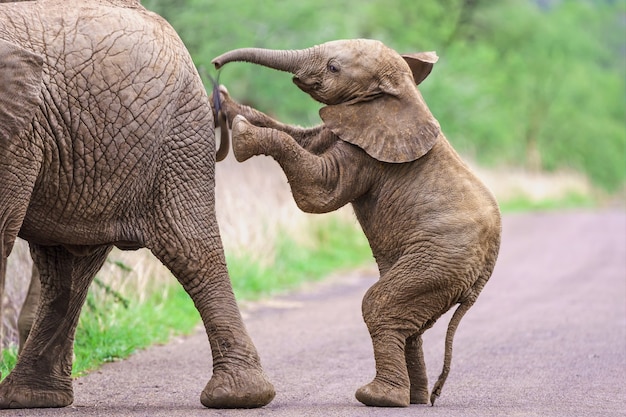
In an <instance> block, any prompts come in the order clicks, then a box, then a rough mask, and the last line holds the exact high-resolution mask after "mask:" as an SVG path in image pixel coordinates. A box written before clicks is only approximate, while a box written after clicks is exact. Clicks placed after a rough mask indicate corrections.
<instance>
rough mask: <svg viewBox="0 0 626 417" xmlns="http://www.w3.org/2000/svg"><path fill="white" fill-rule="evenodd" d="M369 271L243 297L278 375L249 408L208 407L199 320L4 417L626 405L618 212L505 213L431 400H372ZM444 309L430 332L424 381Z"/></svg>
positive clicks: (434, 371)
mask: <svg viewBox="0 0 626 417" xmlns="http://www.w3.org/2000/svg"><path fill="white" fill-rule="evenodd" d="M375 279H376V276H375V270H374V269H373V268H372V269H369V270H365V271H358V272H355V273H350V274H346V275H343V276H341V277H335V278H333V279H331V280H329V281H328V282H325V283H322V284H317V285H314V286H312V287H311V288H308V289H307V290H306V291H301V292H299V293H298V294H292V295H289V296H284V297H279V298H276V299H273V300H270V301H267V302H263V303H259V304H251V305H246V306H244V307H243V308H244V317H245V321H246V325H247V327H248V330H249V331H250V333H251V335H252V337H253V339H254V341H255V343H256V345H257V347H258V349H259V351H260V354H261V357H262V361H263V365H264V367H265V370H266V372H267V374H268V376H269V377H270V379H271V380H272V381H273V383H274V384H275V386H276V390H277V395H276V398H275V399H274V401H273V402H272V403H271V404H269V405H268V406H266V407H264V408H262V409H256V410H209V409H205V408H204V407H202V405H201V404H200V401H199V395H200V391H201V390H202V388H203V387H204V385H205V383H206V382H207V380H208V379H209V376H210V369H211V363H210V354H209V346H208V342H207V340H206V336H205V334H204V333H203V332H198V333H197V334H195V335H193V336H190V337H185V338H179V339H176V340H174V341H173V342H172V343H170V344H168V345H165V346H157V347H153V348H150V349H148V350H146V351H144V352H141V353H138V354H136V355H134V356H133V357H131V358H130V359H129V360H126V361H122V362H117V363H111V364H107V365H105V366H104V367H103V368H102V369H101V370H99V371H96V372H93V373H92V374H90V375H88V376H86V377H83V378H80V379H78V380H76V381H75V382H74V387H75V401H74V405H72V406H70V407H67V408H65V409H58V410H15V411H8V410H7V411H1V412H0V415H1V416H2V417H4V416H35V415H36V416H94V417H97V416H192V417H193V416H228V417H240V416H271V417H287V416H289V417H292V416H294V417H295V416H304V417H309V416H310V417H313V416H320V417H322V416H323V417H339V416H341V417H352V416H363V417H369V416H397V417H403V416H429V417H435V416H446V417H454V416H464V417H471V416H480V417H489V416H498V417H502V416H524V417H529V416H537V417H539V416H541V417H558V416H567V417H572V416H576V417H585V416H598V417H607V416H626V213H625V212H623V211H617V210H616V211H605V212H600V213H590V212H569V213H549V214H546V213H543V214H542V213H534V214H519V215H509V216H506V217H505V219H504V235H503V243H502V249H501V252H500V257H499V260H498V264H497V266H496V269H495V271H494V275H493V276H492V278H491V281H490V282H489V283H488V284H487V286H486V287H485V290H484V291H483V293H482V295H481V296H480V297H479V299H478V301H477V303H476V305H475V306H474V308H473V309H472V310H470V312H469V313H468V314H467V315H466V316H465V318H464V320H463V321H462V322H461V325H460V327H459V330H458V332H457V335H456V339H455V345H454V347H455V350H454V355H453V360H452V371H451V373H450V376H449V378H448V381H447V383H446V386H445V387H444V390H443V393H442V395H441V397H440V398H439V399H438V401H437V403H436V405H435V406H434V407H429V406H423V405H419V406H418V405H414V406H411V407H409V408H395V409H384V408H368V407H365V406H363V405H361V404H360V403H359V402H357V401H356V399H355V398H354V391H355V390H356V389H357V388H358V387H359V386H361V385H362V384H364V383H367V382H369V381H370V380H371V378H372V377H373V376H374V361H373V355H372V348H371V344H370V339H369V335H368V333H367V330H366V327H365V324H364V323H363V320H362V319H361V315H360V305H361V298H362V296H363V294H364V293H365V291H366V290H367V288H368V287H369V286H370V285H371V284H372V283H373V282H374V280H375ZM449 317H450V315H449V314H448V315H446V316H444V317H442V319H440V320H439V322H438V323H437V325H436V326H435V327H434V328H433V329H431V330H429V331H428V332H426V334H425V338H424V339H425V340H424V344H425V355H426V361H427V366H428V369H429V377H430V380H431V384H432V382H434V380H435V379H436V377H437V375H438V374H439V372H440V370H441V365H442V360H443V337H444V332H445V326H446V325H447V320H448V319H449Z"/></svg>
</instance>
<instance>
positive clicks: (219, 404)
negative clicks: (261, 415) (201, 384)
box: [200, 369, 276, 408]
mask: <svg viewBox="0 0 626 417" xmlns="http://www.w3.org/2000/svg"><path fill="white" fill-rule="evenodd" d="M275 395H276V392H275V391H274V386H273V385H272V384H271V383H270V382H269V381H268V380H267V378H266V377H265V374H263V372H262V371H260V370H255V369H251V370H246V371H244V370H233V371H229V372H227V371H218V372H216V373H214V374H213V377H212V378H211V380H210V381H209V383H208V384H207V385H206V387H205V388H204V391H202V395H201V396H200V401H201V402H202V404H203V405H204V406H205V407H208V408H257V407H263V406H264V405H267V404H269V403H270V401H272V400H273V399H274V396H275Z"/></svg>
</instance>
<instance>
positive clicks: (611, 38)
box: [143, 0, 626, 191]
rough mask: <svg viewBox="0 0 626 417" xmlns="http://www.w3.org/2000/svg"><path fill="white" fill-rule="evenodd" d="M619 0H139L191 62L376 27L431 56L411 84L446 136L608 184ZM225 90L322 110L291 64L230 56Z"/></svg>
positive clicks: (618, 123)
mask: <svg viewBox="0 0 626 417" xmlns="http://www.w3.org/2000/svg"><path fill="white" fill-rule="evenodd" d="M625 3H626V2H623V1H611V0H596V1H592V0H567V1H565V0H536V1H531V0H499V1H489V0H420V1H415V0H384V1H383V0H369V1H368V0H358V1H357V0H343V1H340V0H333V1H331V0H301V1H298V2H292V1H287V0H272V1H263V2H258V1H251V0H231V1H228V2H223V1H214V0H144V1H143V4H144V5H145V6H146V7H148V8H149V9H152V10H154V11H156V12H158V13H159V14H161V15H162V16H164V17H165V18H166V19H167V20H168V21H169V22H170V23H171V24H172V25H173V26H174V28H175V29H176V30H177V31H178V33H179V34H180V36H181V38H182V39H183V41H184V42H185V44H186V45H187V47H188V48H189V50H190V52H191V54H192V56H193V58H194V61H195V63H196V65H197V66H198V67H199V68H201V69H202V68H203V69H204V70H205V71H206V72H208V73H210V74H211V73H214V70H213V68H212V66H211V59H212V58H214V57H215V56H217V55H219V54H221V53H223V52H225V51H227V50H230V49H234V48H241V47H250V46H255V47H265V48H271V49H291V48H294V49H301V48H306V47H309V46H312V45H315V44H319V43H323V42H326V41H328V40H333V39H342V38H359V37H364V38H374V39H379V40H381V41H383V42H384V43H385V44H387V45H388V46H390V47H392V48H394V49H396V50H397V51H399V52H415V51H421V50H436V51H437V52H438V54H439V56H440V60H439V63H438V64H437V65H436V67H435V69H434V70H433V73H432V74H431V75H430V77H429V78H428V79H427V80H426V81H425V82H424V83H423V84H422V85H420V89H421V91H422V93H423V95H424V97H425V98H426V101H427V102H428V104H429V106H430V108H431V110H432V112H433V114H434V115H435V117H437V118H438V120H439V121H440V123H441V125H442V127H443V129H444V132H445V133H446V135H447V136H448V138H449V139H450V141H451V142H453V144H454V145H455V146H456V147H457V149H459V150H460V151H461V152H462V153H464V154H465V155H468V156H470V157H472V158H474V159H475V160H477V161H478V162H480V163H482V164H486V165H492V166H496V165H497V166H511V165H514V166H522V167H526V168H528V169H531V170H556V169H561V168H571V169H575V170H580V171H583V172H585V173H586V174H587V175H588V176H589V178H591V179H592V181H593V182H594V183H595V184H597V185H600V186H601V187H603V188H604V189H606V190H609V191H615V190H618V189H620V188H623V187H624V182H625V179H626V155H625V154H626V6H625ZM221 82H222V83H223V84H225V85H226V86H227V87H228V88H229V91H230V92H231V94H232V95H233V97H235V98H236V99H238V100H239V101H242V102H245V103H248V104H251V105H253V106H255V107H257V108H259V109H260V110H262V111H264V112H266V113H269V114H272V115H274V116H276V117H277V118H279V119H280V120H282V121H284V122H289V123H296V124H301V125H314V124H318V123H320V119H319V117H318V114H317V111H318V109H319V107H320V105H319V104H318V103H315V102H314V101H313V100H312V99H310V98H309V97H308V96H306V95H305V94H304V93H302V92H300V91H299V90H298V89H297V88H296V87H295V86H294V85H293V84H292V83H291V80H290V75H289V74H285V73H279V72H276V71H273V70H269V69H265V68H262V67H259V66H255V65H251V64H243V63H242V64H240V63H236V64H229V65H228V66H227V67H225V69H224V70H223V74H222V76H221Z"/></svg>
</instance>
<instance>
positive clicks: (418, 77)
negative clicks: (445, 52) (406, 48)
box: [402, 51, 439, 85]
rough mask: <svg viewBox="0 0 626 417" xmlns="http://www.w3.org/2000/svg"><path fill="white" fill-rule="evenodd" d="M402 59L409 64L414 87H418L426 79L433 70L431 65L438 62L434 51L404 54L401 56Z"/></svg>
mask: <svg viewBox="0 0 626 417" xmlns="http://www.w3.org/2000/svg"><path fill="white" fill-rule="evenodd" d="M402 58H404V60H405V61H406V63H407V64H409V68H411V72H412V73H413V78H414V79H415V84H416V85H419V84H420V83H421V82H422V81H424V80H425V79H426V77H428V74H430V71H432V69H433V65H434V64H435V63H436V62H437V61H438V60H439V57H438V56H437V53H435V52H434V51H429V52H418V53H415V54H405V55H402Z"/></svg>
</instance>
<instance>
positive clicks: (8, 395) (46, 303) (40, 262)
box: [0, 244, 111, 408]
mask: <svg viewBox="0 0 626 417" xmlns="http://www.w3.org/2000/svg"><path fill="white" fill-rule="evenodd" d="M110 249H111V248H110V247H104V246H103V247H97V248H94V250H93V251H92V252H91V253H90V254H89V255H87V256H76V255H73V254H71V253H70V252H68V251H67V250H66V249H65V248H63V247H62V246H38V245H32V244H31V253H32V255H33V261H34V262H35V264H36V265H37V268H38V270H39V273H40V277H41V299H40V307H39V310H38V314H37V316H36V318H35V322H34V324H33V327H32V329H31V331H30V335H29V338H28V340H27V341H26V343H25V345H24V348H23V350H22V352H21V354H20V356H19V358H18V361H17V364H16V365H15V368H14V369H13V371H12V372H11V373H10V374H9V375H8V376H7V378H6V379H5V380H4V381H3V382H2V383H1V384H0V408H39V407H64V406H67V405H69V404H71V403H72V401H73V397H74V396H73V390H72V378H71V373H72V354H73V343H74V333H75V331H76V324H77V323H78V318H79V315H80V310H81V307H82V305H83V303H84V301H85V297H86V296H87V290H88V289H89V284H90V283H91V281H92V279H93V277H94V275H95V274H96V273H97V272H98V270H99V269H100V267H101V266H102V264H103V263H104V261H105V259H106V257H107V254H108V253H109V251H110Z"/></svg>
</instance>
